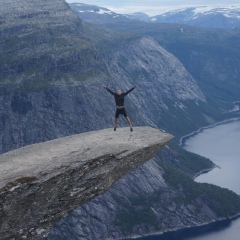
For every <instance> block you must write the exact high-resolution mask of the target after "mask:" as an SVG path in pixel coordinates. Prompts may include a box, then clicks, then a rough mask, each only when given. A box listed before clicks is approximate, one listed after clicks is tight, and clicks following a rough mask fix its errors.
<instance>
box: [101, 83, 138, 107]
mask: <svg viewBox="0 0 240 240" xmlns="http://www.w3.org/2000/svg"><path fill="white" fill-rule="evenodd" d="M134 88H135V87H133V88H131V89H129V90H128V91H127V92H125V93H121V94H120V95H118V94H117V93H116V92H113V91H111V90H110V89H108V88H106V89H107V90H108V91H109V92H110V93H111V94H112V95H113V96H114V98H115V102H116V105H117V106H124V97H125V96H126V95H127V94H129V93H130V92H131V91H132V90H133V89H134Z"/></svg>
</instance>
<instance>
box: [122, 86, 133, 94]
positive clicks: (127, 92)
mask: <svg viewBox="0 0 240 240" xmlns="http://www.w3.org/2000/svg"><path fill="white" fill-rule="evenodd" d="M135 88H136V86H135V87H133V88H131V89H129V90H128V91H126V92H125V93H124V95H127V94H129V93H130V92H131V91H132V90H134V89H135Z"/></svg>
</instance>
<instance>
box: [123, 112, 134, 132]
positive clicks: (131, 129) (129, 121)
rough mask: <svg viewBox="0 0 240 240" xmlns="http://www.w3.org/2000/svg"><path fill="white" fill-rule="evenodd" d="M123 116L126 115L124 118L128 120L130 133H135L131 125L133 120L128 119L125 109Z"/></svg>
mask: <svg viewBox="0 0 240 240" xmlns="http://www.w3.org/2000/svg"><path fill="white" fill-rule="evenodd" d="M123 115H124V117H125V118H126V120H127V123H128V125H129V127H130V131H131V132H132V131H133V127H132V123H131V120H130V118H129V117H128V115H127V112H126V110H125V109H123Z"/></svg>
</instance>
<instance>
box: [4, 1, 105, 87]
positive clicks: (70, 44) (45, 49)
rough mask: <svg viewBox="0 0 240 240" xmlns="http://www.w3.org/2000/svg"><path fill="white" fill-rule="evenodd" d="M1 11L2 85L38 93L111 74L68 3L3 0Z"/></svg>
mask: <svg viewBox="0 0 240 240" xmlns="http://www.w3.org/2000/svg"><path fill="white" fill-rule="evenodd" d="M1 6H2V7H1V9H0V16H1V17H0V18H1V20H0V21H1V25H0V34H1V39H0V49H1V50H0V51H1V57H0V84H1V85H10V84H19V85H24V86H25V87H26V88H33V89H36V88H44V87H45V86H46V85H47V86H48V85H50V84H51V83H52V84H53V83H54V84H58V83H59V82H61V81H63V82H66V81H68V82H71V79H72V78H74V80H75V81H76V80H77V81H79V82H81V81H84V80H85V79H86V78H88V79H89V78H92V79H94V78H95V77H96V76H98V77H99V76H101V75H103V76H105V75H106V74H107V73H106V72H105V70H106V69H105V65H104V64H103V63H102V62H101V61H100V60H99V59H98V55H97V53H96V51H95V50H94V46H92V45H91V42H90V41H89V39H88V38H87V37H85V36H84V34H83V32H82V23H81V20H80V19H79V18H77V17H76V15H75V14H73V13H72V11H71V10H70V9H69V6H68V4H67V3H65V2H64V1H57V0H53V1H49V0H45V1H41V2H39V1H37V0H35V1H34V0H27V1H21V2H19V3H18V4H15V3H13V2H12V1H8V2H7V3H6V2H5V1H1ZM80 75H81V77H80Z"/></svg>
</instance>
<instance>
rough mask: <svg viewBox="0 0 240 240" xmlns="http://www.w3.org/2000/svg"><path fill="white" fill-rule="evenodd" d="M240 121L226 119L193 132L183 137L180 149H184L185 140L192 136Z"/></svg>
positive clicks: (237, 119)
mask: <svg viewBox="0 0 240 240" xmlns="http://www.w3.org/2000/svg"><path fill="white" fill-rule="evenodd" d="M239 120H240V117H235V118H229V119H226V120H223V121H220V122H216V123H213V124H211V125H208V126H205V127H201V128H199V129H198V130H196V131H193V132H191V133H189V134H187V135H184V136H182V137H181V139H180V141H179V147H183V145H184V140H185V139H186V138H189V137H192V136H194V135H196V134H198V133H200V132H202V131H203V130H205V129H209V128H213V127H216V126H218V125H221V124H225V123H229V122H235V121H239Z"/></svg>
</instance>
